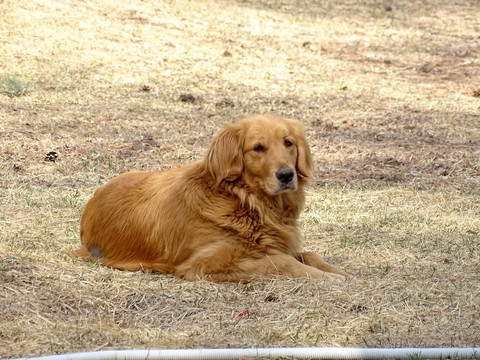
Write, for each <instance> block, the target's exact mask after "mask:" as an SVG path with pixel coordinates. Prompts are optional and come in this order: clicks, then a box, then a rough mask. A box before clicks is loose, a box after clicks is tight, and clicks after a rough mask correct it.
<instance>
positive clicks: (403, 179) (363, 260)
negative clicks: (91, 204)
mask: <svg viewBox="0 0 480 360" xmlns="http://www.w3.org/2000/svg"><path fill="white" fill-rule="evenodd" d="M478 13H480V5H479V3H478V2H477V1H462V2H452V1H447V0H443V1H442V0H438V1H435V0H430V1H428V0H427V1H420V0H418V1H395V2H390V1H380V0H368V1H362V2H356V1H343V0H333V1H328V2H323V1H322V2H320V1H307V0H301V1H294V0H282V1H273V0H264V1H254V0H242V1H235V2H234V1H227V0H219V1H213V0H198V1H187V0H185V1H168V0H157V1H154V0H148V1H146V0H143V1H142V0H129V1H121V0H82V1H70V0H63V1H60V0H46V1H31V0H3V1H1V0H0V18H1V19H2V22H1V23H0V59H2V61H1V62H0V154H1V157H0V172H1V177H0V203H1V209H2V212H1V214H0V357H20V356H33V355H46V354H56V353H65V352H73V351H93V350H99V349H144V348H204V347H215V348H216V347H280V346H355V347H401V346H409V347H426V346H434V347H437V346H438V347H442V346H473V345H478V344H479V343H480V301H479V299H480V267H479V259H480V253H479V242H480V241H479V239H480V160H479V159H480V95H479V94H480V81H479V79H480V60H479V59H480V20H479V17H478ZM267 112H273V113H275V114H277V115H281V116H287V117H292V118H296V119H298V120H299V121H300V122H302V124H303V125H304V126H305V129H306V133H307V137H308V140H309V143H310V145H311V148H312V152H313V155H314V160H315V165H316V176H315V179H314V181H313V182H312V184H311V186H310V187H309V189H308V201H307V206H306V209H305V212H304V213H303V215H302V218H301V228H302V232H303V234H304V247H305V248H306V249H308V250H312V251H316V252H318V253H320V254H322V255H323V256H324V257H325V258H326V259H327V260H328V261H329V262H331V263H333V264H335V265H337V266H338V267H341V268H343V269H345V270H346V271H347V272H349V273H350V274H352V275H353V277H354V278H353V280H351V281H348V282H344V283H337V282H329V281H313V280H308V279H303V280H298V279H287V278H283V277H278V278H275V279H267V280H258V281H253V282H252V283H250V284H243V285H242V284H211V283H207V282H196V283H190V282H186V281H182V280H179V279H174V278H172V277H169V276H161V275H152V274H143V273H128V272H121V271H115V270H111V269H107V268H105V267H101V266H99V265H97V264H89V263H83V262H79V261H78V260H76V259H72V258H70V257H69V256H68V251H69V250H73V249H75V248H76V247H77V246H78V244H79V233H78V232H79V218H80V216H81V212H82V210H83V207H84V205H85V203H86V201H87V200H88V199H89V198H90V196H91V195H92V194H93V192H94V190H95V189H96V188H97V187H98V186H100V185H101V184H103V183H105V182H106V181H107V180H109V179H110V178H112V177H114V176H116V175H118V174H120V173H123V172H125V171H128V170H131V169H167V168H170V167H171V166H173V164H175V163H187V162H190V161H194V160H197V159H200V158H202V156H204V154H205V149H206V147H207V145H208V143H209V141H210V139H211V138H212V136H213V134H215V132H217V131H218V129H219V128H220V127H221V125H222V124H225V123H229V122H231V121H233V120H235V119H238V118H241V117H244V116H246V115H249V114H255V113H267ZM242 314H243V315H242ZM240 315H241V316H240Z"/></svg>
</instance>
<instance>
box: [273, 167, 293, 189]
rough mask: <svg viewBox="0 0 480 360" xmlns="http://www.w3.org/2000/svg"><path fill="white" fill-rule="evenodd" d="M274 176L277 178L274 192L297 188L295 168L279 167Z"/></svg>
mask: <svg viewBox="0 0 480 360" xmlns="http://www.w3.org/2000/svg"><path fill="white" fill-rule="evenodd" d="M275 176H276V177H277V180H278V182H279V183H278V186H277V189H276V192H280V191H283V190H297V178H296V176H295V170H293V169H292V168H282V169H279V170H278V171H277V172H276V173H275Z"/></svg>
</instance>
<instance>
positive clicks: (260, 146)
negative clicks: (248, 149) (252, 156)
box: [253, 145, 265, 152]
mask: <svg viewBox="0 0 480 360" xmlns="http://www.w3.org/2000/svg"><path fill="white" fill-rule="evenodd" d="M253 151H256V152H264V151H265V148H264V147H263V146H262V145H257V146H255V147H254V148H253Z"/></svg>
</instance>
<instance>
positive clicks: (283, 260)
mask: <svg viewBox="0 0 480 360" xmlns="http://www.w3.org/2000/svg"><path fill="white" fill-rule="evenodd" d="M312 172H313V163H312V158H311V154H310V149H309V147H308V145H307V142H306V140H305V136H304V133H303V130H302V127H301V125H300V124H299V123H298V122H297V121H294V120H289V119H281V118H277V117H274V116H271V115H264V116H252V117H249V118H246V119H244V120H241V121H238V122H236V123H233V124H230V125H228V126H226V127H225V128H224V129H223V130H222V131H220V133H219V134H217V135H216V136H215V137H214V139H213V141H212V143H211V145H210V147H209V149H208V152H207V155H206V157H205V158H204V159H203V160H201V161H198V162H196V163H192V164H190V165H186V166H183V167H178V168H174V169H171V170H166V171H151V172H142V171H132V172H129V173H126V174H123V175H120V176H118V177H116V178H114V179H113V180H111V181H110V182H108V183H107V184H106V185H103V186H102V187H100V188H99V189H98V190H97V191H96V192H95V194H94V196H93V197H92V198H91V199H90V201H88V203H87V205H86V207H85V210H84V212H83V215H82V220H81V225H80V236H81V242H82V245H81V247H80V249H79V250H77V251H76V252H75V255H76V256H78V257H80V258H82V259H84V260H89V259H90V260H92V259H95V260H99V261H100V262H101V263H102V264H104V265H106V266H110V267H114V268H117V269H121V270H129V271H137V270H143V271H154V272H158V273H162V274H174V275H176V276H179V277H182V278H185V279H187V280H197V279H207V280H211V281H215V282H221V281H234V282H239V281H249V280H251V279H252V277H255V276H273V275H276V274H280V275H286V276H290V277H311V278H341V279H344V278H346V277H347V276H348V275H347V274H346V273H345V272H343V271H341V270H339V269H337V268H335V267H334V266H332V265H329V264H327V263H325V262H324V261H323V260H322V259H321V258H320V257H319V256H317V255H315V254H313V253H310V252H301V251H300V249H299V246H300V240H299V238H300V234H299V231H298V228H297V219H298V216H299V214H300V211H301V210H302V207H303V205H304V199H305V195H304V186H305V185H306V182H307V180H308V178H309V177H310V176H311V175H312Z"/></svg>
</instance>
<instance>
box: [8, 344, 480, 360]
mask: <svg viewBox="0 0 480 360" xmlns="http://www.w3.org/2000/svg"><path fill="white" fill-rule="evenodd" d="M256 357H273V358H275V357H291V358H293V359H323V360H329V359H335V360H337V359H338V360H349V359H362V360H376V359H445V358H451V359H472V360H473V359H478V358H480V348H474V347H471V348H394V349H392V348H390V349H388V348H386V349H384V348H332V347H330V348H328V347H327V348H252V349H248V348H247V349H173V350H105V351H95V352H81V353H72V354H60V355H50V356H41V357H35V358H23V359H17V360H27V359H28V360H210V359H239V358H256Z"/></svg>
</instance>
